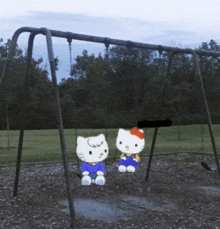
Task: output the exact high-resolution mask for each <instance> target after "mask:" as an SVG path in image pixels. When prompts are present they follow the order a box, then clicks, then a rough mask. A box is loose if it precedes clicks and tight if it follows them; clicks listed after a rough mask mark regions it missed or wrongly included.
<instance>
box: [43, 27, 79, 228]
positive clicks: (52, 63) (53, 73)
mask: <svg viewBox="0 0 220 229" xmlns="http://www.w3.org/2000/svg"><path fill="white" fill-rule="evenodd" d="M42 31H43V32H44V34H45V35H46V41H47V49H48V57H49V61H50V69H51V76H52V81H53V87H54V93H55V94H56V99H57V112H58V116H57V117H58V122H59V133H60V143H61V149H62V158H63V166H64V174H65V177H66V189H67V195H68V200H69V209H70V217H71V225H70V227H71V228H75V225H74V222H75V209H74V205H73V199H72V196H71V189H70V182H69V171H68V166H67V165H68V159H67V154H66V143H65V138H64V129H63V120H62V115H61V106H60V97H59V92H58V87H57V78H56V71H55V60H54V53H53V44H52V38H51V33H50V30H48V29H46V28H42Z"/></svg>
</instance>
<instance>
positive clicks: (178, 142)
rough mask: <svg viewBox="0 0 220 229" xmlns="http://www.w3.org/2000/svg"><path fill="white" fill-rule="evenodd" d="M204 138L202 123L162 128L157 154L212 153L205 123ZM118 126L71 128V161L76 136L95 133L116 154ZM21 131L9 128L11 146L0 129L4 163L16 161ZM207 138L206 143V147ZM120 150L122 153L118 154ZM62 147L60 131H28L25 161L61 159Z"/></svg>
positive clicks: (218, 130)
mask: <svg viewBox="0 0 220 229" xmlns="http://www.w3.org/2000/svg"><path fill="white" fill-rule="evenodd" d="M203 127H204V136H203V140H202V126H201V125H190V126H175V127H166V128H160V129H159V132H158V136H157V141H156V147H155V154H157V153H158V154H159V153H173V152H204V153H211V152H212V145H211V140H210V135H209V131H208V126H207V125H204V126H203ZM213 129H214V134H215V140H216V144H217V147H218V148H219V147H220V125H214V126H213ZM117 131H118V129H108V130H107V132H106V130H105V129H101V130H100V129H77V130H74V129H67V130H65V131H64V133H65V141H66V146H67V153H68V157H69V159H70V160H75V159H76V153H75V149H76V136H79V135H81V136H84V137H88V136H95V135H98V134H100V133H104V134H105V135H107V141H108V144H109V148H110V155H109V156H110V157H111V156H114V154H115V150H116V147H115V140H116V137H117ZM153 132H154V129H145V136H146V137H145V139H146V147H145V150H144V154H149V152H150V148H151V141H152V137H153ZM18 138H19V131H9V140H10V142H9V143H10V145H9V147H10V148H9V149H8V135H7V132H6V131H0V165H1V164H3V165H6V164H15V163H16V158H17V145H18ZM202 141H203V146H202ZM119 154H120V153H119V152H118V155H119ZM61 160H62V154H61V147H60V138H59V132H58V130H28V131H25V135H24V147H23V152H22V162H25V163H34V162H47V161H61Z"/></svg>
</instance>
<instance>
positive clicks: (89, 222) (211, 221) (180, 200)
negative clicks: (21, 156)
mask: <svg viewBox="0 0 220 229" xmlns="http://www.w3.org/2000/svg"><path fill="white" fill-rule="evenodd" d="M211 159H213V158H211ZM211 159H210V158H206V159H205V160H206V161H207V160H209V161H207V162H209V163H212V162H214V159H213V160H211ZM200 162H201V157H200V156H193V163H192V158H190V159H189V156H179V155H178V157H175V158H174V157H172V156H170V158H168V157H160V158H159V157H157V158H154V160H153V163H152V168H151V173H150V176H149V180H148V181H147V182H145V181H144V178H145V172H146V165H145V164H146V163H142V164H141V166H140V167H139V169H138V171H137V172H136V173H134V174H129V173H125V174H119V172H118V171H117V168H116V167H114V164H109V167H108V168H110V169H109V170H110V171H109V173H108V175H107V177H106V180H107V182H106V185H105V186H96V185H91V186H81V183H80V179H79V178H78V177H77V176H76V173H75V172H76V169H75V165H74V164H73V163H72V162H71V163H69V170H70V180H71V192H72V196H73V199H80V198H87V199H91V200H97V201H100V200H108V201H109V202H111V201H112V202H114V203H115V205H117V204H118V205H120V203H121V202H122V201H124V202H125V203H126V204H124V205H123V208H124V209H123V210H125V211H133V213H132V215H130V216H129V217H123V218H122V219H121V220H119V221H115V222H114V221H113V222H105V221H102V220H101V219H100V220H94V219H90V218H87V217H83V216H80V215H76V221H75V227H76V228H132V229H133V228H152V229H156V228H159V229H160V228H165V229H166V228H169V229H171V228H178V229H184V228H187V229H188V228H206V229H209V228H210V229H217V228H220V214H219V204H220V179H219V176H218V173H217V172H209V171H206V170H204V169H203V168H202V167H201V165H200ZM14 175H15V167H14V166H11V167H0V209H1V210H0V228H4V229H15V228H20V229H26V228H27V229H29V228H33V229H34V228H36V229H40V228H42V229H43V228H48V229H49V228H62V229H64V228H69V225H70V217H69V215H68V214H67V213H64V212H62V206H61V205H60V204H59V201H60V200H64V199H67V195H66V184H65V177H64V171H63V165H62V163H57V164H52V165H35V166H29V167H22V168H21V173H20V182H19V190H18V195H17V196H16V197H14V198H13V197H12V194H13V184H14ZM131 197H133V198H134V200H135V198H136V197H137V198H145V199H146V200H147V201H151V202H150V203H154V204H149V206H148V207H146V206H145V207H143V206H142V205H141V204H140V206H138V205H132V199H131ZM167 203H169V204H170V205H172V206H175V207H173V208H171V209H167V210H165V211H164V210H163V211H161V210H159V208H155V204H157V206H162V205H163V204H167ZM134 206H135V207H134ZM151 206H152V207H151Z"/></svg>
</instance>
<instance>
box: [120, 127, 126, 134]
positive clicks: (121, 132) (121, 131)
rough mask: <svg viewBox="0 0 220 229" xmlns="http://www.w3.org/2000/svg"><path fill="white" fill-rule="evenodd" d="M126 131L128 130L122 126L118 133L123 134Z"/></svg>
mask: <svg viewBox="0 0 220 229" xmlns="http://www.w3.org/2000/svg"><path fill="white" fill-rule="evenodd" d="M125 132H126V130H124V129H122V128H120V129H119V130H118V135H121V134H123V133H125Z"/></svg>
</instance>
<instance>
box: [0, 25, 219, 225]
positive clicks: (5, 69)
mask: <svg viewBox="0 0 220 229" xmlns="http://www.w3.org/2000/svg"><path fill="white" fill-rule="evenodd" d="M24 32H28V33H30V35H29V40H28V50H27V70H26V76H25V85H24V96H23V102H24V104H25V101H27V96H25V95H27V94H28V89H29V77H30V72H31V60H32V52H33V44H34V39H35V36H36V35H38V34H42V35H44V36H45V37H46V44H47V51H48V57H49V62H50V70H51V77H52V83H53V89H54V95H55V96H56V100H57V118H58V128H59V134H60V144H61V151H62V159H63V165H64V175H65V178H66V189H67V195H68V200H69V208H70V217H71V223H70V227H71V228H75V209H74V205H73V199H72V196H71V189H70V182H69V171H68V167H67V164H68V159H67V153H66V144H65V138H64V129H63V121H62V114H61V107H60V98H59V92H58V86H57V78H56V71H55V58H54V52H53V44H52V37H59V38H66V39H69V40H71V41H72V40H73V39H75V40H81V41H88V42H96V43H103V44H105V46H106V48H108V47H109V45H118V46H126V47H127V48H128V49H131V48H133V47H135V48H144V49H150V50H158V51H159V52H160V53H162V52H164V51H165V52H169V53H171V57H170V58H169V63H168V67H167V74H166V77H167V76H168V74H169V70H170V66H171V62H172V57H173V56H174V55H175V54H178V53H185V54H192V55H194V56H195V66H196V75H197V76H198V77H199V79H200V83H201V89H202V93H203V99H204V103H205V107H206V112H207V117H208V126H209V132H210V137H211V141H212V147H213V152H214V155H215V160H216V164H217V168H218V173H219V176H220V168H219V160H218V154H217V148H216V144H215V139H214V133H213V128H212V122H211V116H210V112H209V107H208V102H207V99H206V94H205V90H204V85H203V80H202V75H201V72H200V68H199V59H198V55H200V56H213V57H219V56H220V52H216V51H207V50H193V49H188V48H187V49H181V48H174V47H168V46H161V45H152V44H146V43H140V42H132V41H126V40H118V39H111V38H106V37H97V36H89V35H83V34H77V33H71V32H62V31H57V30H49V29H47V28H33V27H22V28H19V29H18V30H16V31H15V33H14V35H13V37H12V40H11V44H10V47H9V52H8V55H7V59H6V62H5V64H4V67H3V71H2V74H1V78H0V87H1V85H2V82H3V81H4V79H5V77H6V72H8V70H9V65H10V62H11V61H12V60H13V56H14V52H15V47H16V44H17V40H18V37H19V36H20V34H22V33H24ZM164 88H165V87H164ZM164 91H165V90H164ZM21 112H22V119H21V124H20V134H19V143H18V154H17V163H16V174H15V182H14V192H13V196H16V195H17V191H18V182H19V173H20V164H21V155H22V147H23V138H24V131H25V120H26V118H25V117H26V115H27V112H26V109H23V110H22V111H21ZM157 133H158V127H156V128H155V131H154V135H153V140H152V146H151V151H150V157H149V161H148V168H147V174H146V179H145V180H147V179H148V177H149V172H150V166H151V161H152V158H153V153H154V147H155V143H156V137H157Z"/></svg>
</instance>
